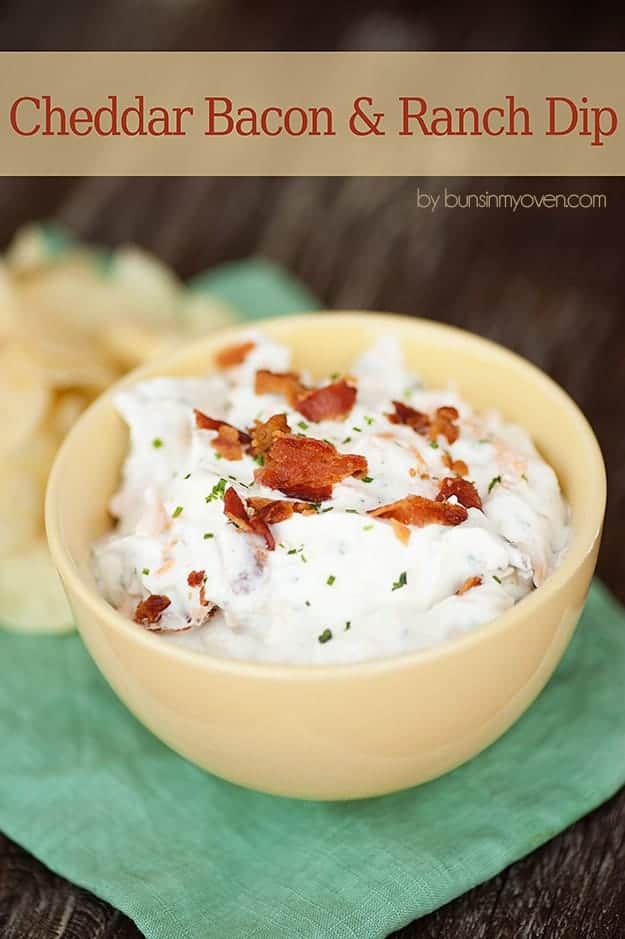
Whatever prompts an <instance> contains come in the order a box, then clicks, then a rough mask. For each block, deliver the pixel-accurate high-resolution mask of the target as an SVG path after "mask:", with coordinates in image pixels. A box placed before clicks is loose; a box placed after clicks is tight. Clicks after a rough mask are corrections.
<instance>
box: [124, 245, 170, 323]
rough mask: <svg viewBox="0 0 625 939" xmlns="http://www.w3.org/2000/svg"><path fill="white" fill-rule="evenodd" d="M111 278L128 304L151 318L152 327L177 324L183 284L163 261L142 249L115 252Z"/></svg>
mask: <svg viewBox="0 0 625 939" xmlns="http://www.w3.org/2000/svg"><path fill="white" fill-rule="evenodd" d="M111 277H112V280H113V282H114V284H115V287H116V288H117V289H118V290H120V291H121V292H122V293H123V294H124V295H125V297H126V302H127V303H128V302H130V303H134V304H135V308H136V309H137V310H138V311H142V312H143V314H144V315H146V314H147V315H148V316H149V320H148V324H149V325H152V326H157V327H158V326H174V325H175V323H176V320H177V318H178V312H179V306H180V302H181V295H182V291H181V287H182V285H181V283H180V282H179V281H178V279H177V278H176V277H175V276H174V274H173V273H172V271H170V269H169V268H168V267H166V266H165V265H164V264H163V263H162V262H161V261H159V260H158V259H157V258H155V257H153V256H152V255H150V254H147V252H145V251H143V250H141V248H137V247H134V246H125V247H123V248H120V249H119V250H118V251H116V252H115V255H114V257H113V264H112V267H111Z"/></svg>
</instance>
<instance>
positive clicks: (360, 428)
mask: <svg viewBox="0 0 625 939" xmlns="http://www.w3.org/2000/svg"><path fill="white" fill-rule="evenodd" d="M352 430H355V431H356V433H357V434H361V433H362V427H352Z"/></svg>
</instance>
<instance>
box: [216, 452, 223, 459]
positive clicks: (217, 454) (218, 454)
mask: <svg viewBox="0 0 625 939" xmlns="http://www.w3.org/2000/svg"><path fill="white" fill-rule="evenodd" d="M215 459H216V460H222V459H223V457H222V455H221V453H216V454H215Z"/></svg>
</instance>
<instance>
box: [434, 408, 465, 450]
mask: <svg viewBox="0 0 625 939" xmlns="http://www.w3.org/2000/svg"><path fill="white" fill-rule="evenodd" d="M459 416H460V415H459V414H458V411H457V410H456V408H454V407H451V406H446V407H442V408H437V409H436V412H435V414H434V420H433V421H432V424H431V426H430V438H431V439H432V440H436V438H437V437H438V436H439V435H441V436H443V437H446V438H447V443H454V441H455V440H457V439H458V437H459V436H460V428H459V427H458V426H457V425H456V424H455V423H454V421H457V420H458V418H459Z"/></svg>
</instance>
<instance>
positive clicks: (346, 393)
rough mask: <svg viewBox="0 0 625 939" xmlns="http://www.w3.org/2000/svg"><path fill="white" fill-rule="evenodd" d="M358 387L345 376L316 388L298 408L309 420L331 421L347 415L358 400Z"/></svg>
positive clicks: (315, 421) (301, 399) (299, 402)
mask: <svg viewBox="0 0 625 939" xmlns="http://www.w3.org/2000/svg"><path fill="white" fill-rule="evenodd" d="M356 394H357V392H356V389H355V388H354V386H353V385H348V384H347V382H346V381H345V379H344V378H341V379H340V380H339V381H334V382H332V384H330V385H325V386H324V387H323V388H315V389H314V390H313V391H310V392H309V393H308V394H307V395H305V396H304V397H303V398H300V400H299V401H298V404H297V410H298V411H299V412H300V414H303V415H304V417H305V418H307V419H308V420H309V421H314V423H317V422H318V421H329V420H334V419H338V418H343V417H346V416H347V415H348V414H349V412H350V411H351V409H352V408H353V406H354V402H355V401H356Z"/></svg>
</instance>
